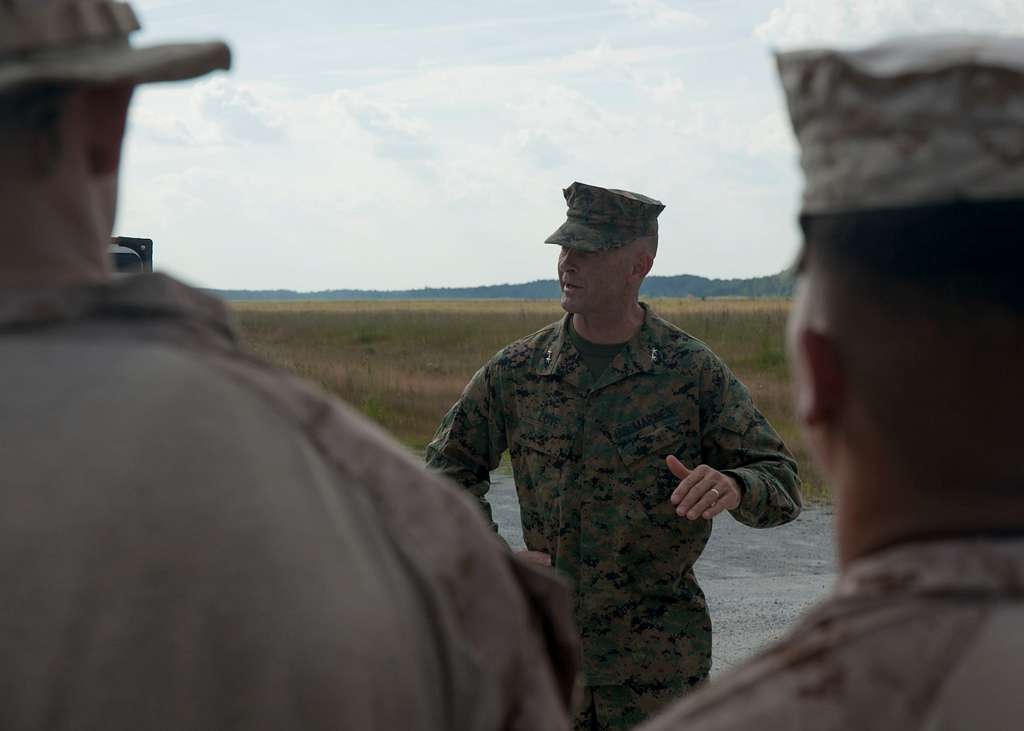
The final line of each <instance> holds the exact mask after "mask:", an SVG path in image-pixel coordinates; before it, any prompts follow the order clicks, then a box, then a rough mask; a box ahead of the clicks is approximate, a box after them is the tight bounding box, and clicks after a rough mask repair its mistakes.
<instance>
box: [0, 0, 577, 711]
mask: <svg viewBox="0 0 1024 731" xmlns="http://www.w3.org/2000/svg"><path fill="white" fill-rule="evenodd" d="M135 28H137V22H136V20H135V16H134V14H133V13H132V11H131V10H130V9H129V7H128V6H127V5H124V4H121V3H113V2H105V1H89V0H64V1H58V0H50V1H40V0H31V1H30V0H25V1H24V2H20V1H16V0H0V230H2V243H0V469H2V478H0V483H2V486H0V595H2V597H3V601H2V602H0V689H2V693H0V695H2V702H0V728H3V729H4V730H5V731H21V730H29V729H64V728H66V729H71V728H76V729H85V728H89V729H100V728H102V729H126V730H127V729H133V730H134V729H198V728H203V729H300V728H301V729H381V730H382V731H383V730H387V731H394V730H395V729H431V730H437V731H441V730H444V731H448V730H450V729H465V730H466V731H470V730H472V731H479V730H480V729H494V730H495V731H497V730H499V729H501V730H504V729H521V730H522V731H534V730H535V729H560V728H564V727H566V726H567V724H568V695H569V693H570V690H571V687H572V682H573V677H574V668H575V664H576V661H575V641H574V639H573V633H572V629H571V626H570V619H569V617H570V616H571V608H570V607H569V606H568V600H567V595H566V593H565V591H564V589H563V587H561V586H560V585H558V584H557V583H556V582H555V581H554V580H553V579H551V578H550V577H547V576H545V575H542V574H538V573H535V571H536V570H535V569H534V568H533V567H530V566H527V565H526V564H524V563H520V562H518V561H515V560H514V559H513V558H512V556H511V554H510V553H508V552H507V550H506V549H505V548H504V547H503V546H502V545H501V543H500V541H499V540H498V539H497V538H496V537H495V536H494V535H493V534H492V533H491V532H490V531H489V530H488V528H487V525H486V523H485V522H484V521H483V520H482V519H481V518H480V516H479V514H478V512H477V511H476V509H475V508H474V507H473V506H472V505H470V504H469V503H468V502H467V501H466V499H465V498H464V497H463V496H462V495H461V494H460V493H459V492H458V491H457V490H455V489H454V488H450V487H449V486H447V485H445V484H443V483H442V482H441V481H440V479H439V478H437V477H434V476H431V475H429V474H428V473H427V472H426V471H425V470H424V469H422V468H421V467H420V466H418V465H417V464H416V463H415V462H414V461H413V460H411V459H409V458H407V457H406V456H405V455H404V454H403V453H402V450H400V449H397V448H394V447H392V446H391V445H390V444H389V443H388V441H387V440H386V439H385V438H383V437H382V436H381V434H380V433H379V432H378V431H377V430H376V429H374V428H372V427H371V426H369V425H368V424H367V423H365V422H364V421H363V420H362V419H360V418H358V417H356V416H354V415H353V414H352V413H350V412H349V411H348V410H347V409H346V408H344V407H342V406H341V405H339V404H338V403H336V402H335V401H333V400H330V399H328V398H325V397H324V396H323V395H321V394H320V393H318V392H317V391H315V390H313V389H312V388H310V387H308V386H306V385H305V384H303V383H302V382H300V381H297V380H296V379H294V378H291V377H289V376H287V375H285V374H283V373H281V372H279V371H277V370H274V369H272V368H270V367H268V366H266V365H264V364H263V363H261V362H259V361H256V360H254V359H253V358H251V357H248V356H246V355H245V354H243V353H242V352H241V351H240V350H239V346H238V343H237V340H236V338H235V335H234V334H233V331H232V328H231V326H230V324H229V322H228V318H227V313H226V311H225V308H224V306H223V305H222V304H221V303H220V302H218V301H216V300H213V299H210V298H209V297H206V296H204V295H203V294H201V293H199V292H197V291H195V290H193V289H190V288H188V287H186V286H184V285H182V284H179V283H177V282H175V281H174V280H172V279H170V278H167V277H165V276H159V275H140V276H137V277H130V278H126V279H120V280H117V281H115V282H112V281H111V280H110V273H109V269H108V268H109V263H108V255H107V247H108V242H109V236H110V233H111V227H112V223H113V221H114V210H115V201H116V192H117V181H118V168H119V158H120V151H121V143H122V135H123V131H124V125H125V116H126V112H127V109H128V103H129V98H130V97H131V93H132V88H133V87H134V85H135V84H138V83H142V82H148V81H161V80H172V79H184V78H189V77H193V76H197V75H200V74H203V73H205V72H208V71H211V70H213V69H216V68H227V67H228V65H229V53H228V49H227V47H226V46H224V45H223V44H221V43H208V44H190V45H176V46H163V47H158V48H149V49H144V50H138V49H133V48H131V47H130V46H129V45H128V40H127V39H128V34H129V32H131V31H132V30H134V29H135Z"/></svg>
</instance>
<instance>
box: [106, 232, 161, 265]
mask: <svg viewBox="0 0 1024 731" xmlns="http://www.w3.org/2000/svg"><path fill="white" fill-rule="evenodd" d="M110 263H111V266H112V268H113V270H114V272H115V274H142V273H143V272H151V271H153V239H138V238H134V237H132V236H113V237H111V239H110Z"/></svg>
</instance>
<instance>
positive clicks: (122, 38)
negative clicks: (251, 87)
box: [0, 0, 231, 93]
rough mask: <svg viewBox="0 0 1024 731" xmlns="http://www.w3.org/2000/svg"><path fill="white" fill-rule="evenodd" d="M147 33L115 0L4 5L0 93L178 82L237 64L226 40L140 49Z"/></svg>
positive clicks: (0, 0)
mask: <svg viewBox="0 0 1024 731" xmlns="http://www.w3.org/2000/svg"><path fill="white" fill-rule="evenodd" d="M140 28H141V26H140V24H139V21H138V18H137V17H136V15H135V12H134V11H133V10H132V8H131V6H129V5H128V4H127V3H124V2H114V1H113V0H0V93H3V92H6V91H10V90H13V89H16V88H18V87H23V86H28V85H32V84H41V83H53V84H114V83H129V84H142V83H146V82H150V81H177V80H181V79H189V78H193V77H195V76H200V75H202V74H205V73H208V72H210V71H213V70H214V69H227V68H229V67H230V65H231V52H230V51H229V50H228V47H227V46H226V45H225V44H224V43H221V42H219V41H213V42H207V43H178V44H164V45H159V46H151V47H148V48H134V47H132V46H131V45H130V44H129V42H128V36H129V34H130V33H132V32H133V31H136V30H139V29H140Z"/></svg>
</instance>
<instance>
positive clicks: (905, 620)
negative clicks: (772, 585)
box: [641, 536, 1024, 731]
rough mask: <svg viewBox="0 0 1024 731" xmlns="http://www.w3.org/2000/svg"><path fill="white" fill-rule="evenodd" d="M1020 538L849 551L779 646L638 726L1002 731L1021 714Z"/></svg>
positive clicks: (1023, 543)
mask: <svg viewBox="0 0 1024 731" xmlns="http://www.w3.org/2000/svg"><path fill="white" fill-rule="evenodd" d="M1022 657H1024V538H1021V537H1020V536H1017V537H1007V538H1003V539H998V538H997V539H984V540H982V539H963V540H949V541H938V542H922V543H914V544H905V545H903V546H900V547H897V548H892V549H889V550H886V551H882V552H880V553H877V554H874V555H871V556H868V557H866V558H863V559H860V560H858V561H855V562H854V563H852V564H851V565H850V566H849V567H848V568H847V570H845V571H844V572H843V574H842V576H841V577H840V579H839V583H838V585H837V586H836V588H835V590H834V591H833V593H832V595H831V597H830V598H829V599H827V600H826V601H825V602H823V603H822V604H820V605H819V606H818V607H816V608H815V609H812V610H811V611H810V613H809V614H807V615H806V616H805V617H804V618H803V619H801V620H800V621H799V622H798V623H797V624H796V625H795V626H794V627H793V628H792V629H791V630H790V631H789V633H788V634H787V635H786V637H785V638H783V639H782V640H780V641H779V642H777V643H776V644H774V645H773V646H772V647H770V648H769V649H767V650H765V651H764V652H761V653H760V654H758V655H757V656H755V657H754V658H753V659H752V660H750V661H749V662H747V663H746V664H744V665H742V666H741V667H739V668H737V669H735V670H732V671H730V672H729V673H728V674H727V675H725V676H724V677H722V678H719V679H718V680H716V681H715V682H714V683H712V684H711V685H710V686H709V687H708V688H707V689H705V690H703V691H701V692H700V693H698V694H696V695H694V696H691V697H690V698H689V699H687V701H685V702H684V703H682V704H680V705H678V706H676V707H673V708H672V709H670V710H669V711H667V712H665V713H664V714H663V715H662V716H660V717H658V718H657V719H654V720H652V721H650V722H649V723H647V724H646V725H644V726H642V727H641V728H642V731H684V730H685V731H691V730H695V731H725V730H726V729H730V730H736V731H739V729H751V728H755V729H759V731H789V730H790V729H821V731H829V730H832V729H835V730H836V731H839V730H840V729H842V730H844V731H845V730H846V729H900V731H918V730H920V731H924V729H943V730H946V729H948V730H949V731H954V730H957V731H968V730H970V731H1003V730H1004V729H1009V728H1017V727H1018V726H1019V724H1020V719H1022V718H1024V694H1022V693H1021V686H1020V679H1021V673H1020V670H1021V658H1022Z"/></svg>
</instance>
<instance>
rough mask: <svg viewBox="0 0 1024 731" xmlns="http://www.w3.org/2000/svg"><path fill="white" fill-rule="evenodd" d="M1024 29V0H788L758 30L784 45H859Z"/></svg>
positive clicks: (766, 38)
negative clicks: (932, 34) (910, 36)
mask: <svg viewBox="0 0 1024 731" xmlns="http://www.w3.org/2000/svg"><path fill="white" fill-rule="evenodd" d="M942 31H956V32H965V31H974V32H996V33H1009V32H1021V31H1024V2H1021V0H786V2H785V4H784V5H782V6H781V7H777V8H775V9H774V10H772V12H771V15H770V16H769V17H768V19H767V20H766V21H764V22H763V23H761V24H760V25H758V26H757V28H756V29H755V31H754V33H755V35H756V36H757V37H758V38H759V39H761V40H762V41H764V42H767V43H771V44H773V45H776V46H779V47H791V46H802V45H811V44H837V45H844V46H845V45H854V44H864V43H870V42H874V41H877V40H880V39H881V38H882V37H885V36H892V35H902V34H914V33H928V32H942Z"/></svg>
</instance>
